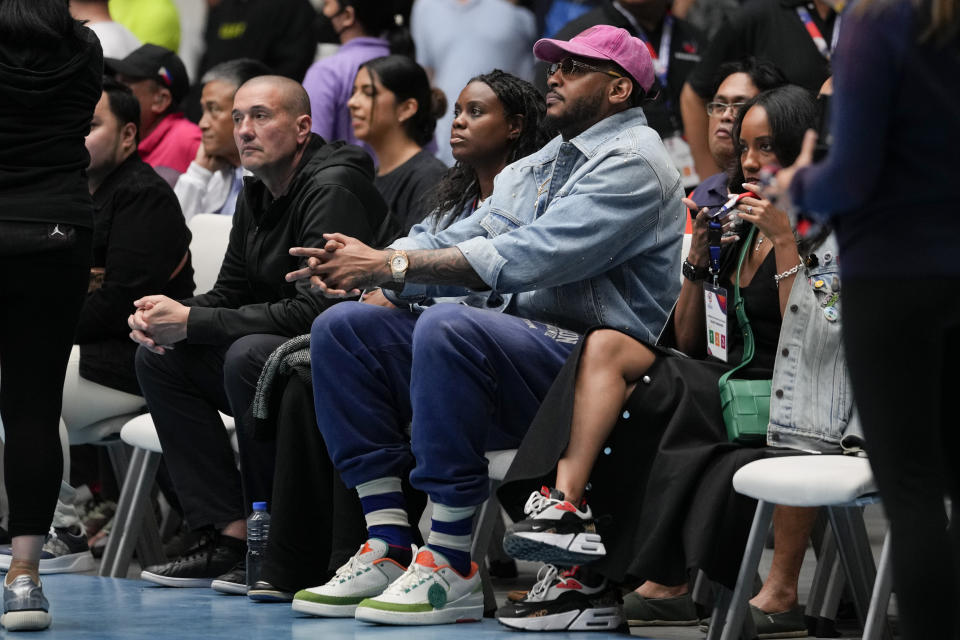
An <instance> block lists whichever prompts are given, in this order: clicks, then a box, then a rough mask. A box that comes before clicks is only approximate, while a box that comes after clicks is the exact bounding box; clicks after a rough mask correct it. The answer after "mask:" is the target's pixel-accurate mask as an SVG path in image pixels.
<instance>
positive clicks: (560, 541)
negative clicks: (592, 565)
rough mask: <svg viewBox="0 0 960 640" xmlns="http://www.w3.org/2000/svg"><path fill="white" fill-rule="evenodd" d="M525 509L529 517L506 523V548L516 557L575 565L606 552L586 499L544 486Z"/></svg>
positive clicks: (585, 562)
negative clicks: (571, 497)
mask: <svg viewBox="0 0 960 640" xmlns="http://www.w3.org/2000/svg"><path fill="white" fill-rule="evenodd" d="M523 512H524V513H526V514H527V516H528V518H527V519H526V520H521V521H520V522H516V523H514V524H512V525H510V526H509V527H507V532H506V534H505V535H504V537H503V550H504V551H506V552H507V553H508V554H509V555H510V556H512V557H514V558H516V559H517V560H532V561H536V562H545V563H547V564H555V565H557V566H561V567H572V566H574V565H580V564H587V563H588V562H592V561H594V560H596V559H598V558H602V557H603V556H604V555H606V553H607V551H606V549H605V548H604V546H603V542H602V541H601V539H600V534H598V533H597V528H596V524H595V522H594V519H593V512H592V511H591V510H590V507H589V506H587V502H586V500H581V501H580V504H578V505H575V504H573V503H571V502H569V501H567V500H566V499H564V495H563V492H562V491H558V490H556V489H550V488H548V487H542V488H541V489H540V491H538V492H534V493H532V494H531V495H530V497H529V498H528V499H527V504H526V505H525V506H524V507H523Z"/></svg>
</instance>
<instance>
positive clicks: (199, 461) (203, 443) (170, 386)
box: [136, 334, 287, 529]
mask: <svg viewBox="0 0 960 640" xmlns="http://www.w3.org/2000/svg"><path fill="white" fill-rule="evenodd" d="M286 340H287V338H284V337H281V336H275V335H266V334H254V335H249V336H244V337H243V338H240V339H239V340H237V341H236V342H234V343H233V344H231V345H230V346H229V347H223V346H209V345H191V344H186V343H181V344H178V345H176V348H175V349H170V350H168V351H167V352H166V353H165V354H163V355H157V354H155V353H151V352H150V351H148V350H146V349H143V348H141V349H139V350H138V351H137V359H136V368H137V379H138V380H139V381H140V388H141V389H143V397H144V398H145V399H146V401H147V407H148V408H149V409H150V413H151V415H152V416H153V422H154V424H155V425H156V427H157V434H158V435H159V436H160V444H161V445H162V446H163V457H164V460H165V461H166V464H167V468H168V469H169V471H170V477H171V479H172V480H173V486H174V488H175V489H176V492H177V497H178V498H179V499H180V504H181V505H182V507H183V514H184V519H185V520H186V522H187V524H188V525H189V526H190V527H191V528H193V529H198V528H201V527H207V526H211V525H213V526H216V527H222V526H224V525H226V524H228V523H230V522H233V521H234V520H240V519H242V518H244V517H246V515H247V514H249V512H250V510H251V507H250V505H251V503H252V502H254V501H265V500H269V499H270V495H271V486H272V482H273V466H274V459H275V457H276V454H275V452H274V446H273V443H270V442H258V441H255V440H253V439H252V438H250V437H247V435H246V434H250V433H251V432H252V429H244V428H242V427H241V426H239V425H241V423H242V422H243V421H244V420H247V419H248V416H247V414H248V410H249V408H250V404H251V403H252V401H253V395H254V392H255V391H256V388H257V380H258V378H259V377H260V371H261V369H263V364H264V362H266V360H267V357H268V356H269V355H270V353H271V352H272V351H273V350H274V349H276V348H277V347H278V346H280V345H281V344H282V343H283V342H285V341H286ZM218 411H222V412H223V413H226V414H227V415H231V416H233V417H234V420H235V421H236V422H237V424H238V429H237V434H238V442H239V445H240V464H241V465H242V466H243V468H244V469H245V473H244V481H243V483H242V485H241V480H240V474H239V472H238V471H237V465H236V461H235V459H234V456H233V449H232V448H231V446H230V440H229V438H228V436H227V432H226V430H225V429H224V427H223V421H222V420H221V419H220V416H219V414H218V413H217V412H218Z"/></svg>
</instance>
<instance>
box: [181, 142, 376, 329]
mask: <svg viewBox="0 0 960 640" xmlns="http://www.w3.org/2000/svg"><path fill="white" fill-rule="evenodd" d="M310 135H311V139H310V141H309V142H308V144H307V149H306V150H305V152H304V154H303V157H302V158H301V159H300V164H299V166H298V167H297V171H296V173H295V174H294V176H293V179H292V181H291V183H290V187H289V188H288V189H287V192H286V193H285V194H284V195H282V196H280V197H279V198H277V199H275V200H274V199H273V196H272V195H271V194H270V192H269V191H268V190H267V188H266V186H265V185H264V184H263V182H261V181H260V180H259V179H257V178H245V179H244V183H243V191H241V192H240V196H239V198H237V211H236V213H235V214H234V216H233V228H232V229H231V231H230V241H229V244H228V246H227V252H226V255H225V256H224V259H223V266H222V267H221V268H220V274H219V275H218V276H217V282H216V284H215V285H214V286H213V289H211V290H210V291H209V292H208V293H205V294H202V295H198V296H194V297H192V298H188V299H187V300H184V301H183V303H184V304H186V305H187V306H190V307H192V309H191V310H190V317H189V320H188V322H187V342H189V343H194V344H222V345H227V344H230V343H231V342H233V341H235V340H237V339H238V338H241V337H243V336H246V335H250V334H254V333H268V334H274V335H281V336H290V337H293V336H298V335H301V334H304V333H307V332H308V331H309V330H310V325H311V323H312V322H313V319H314V318H316V317H317V315H318V314H319V313H320V312H321V311H323V310H324V309H326V308H327V307H329V306H330V304H331V303H333V302H335V300H331V299H329V298H325V297H323V295H322V294H321V293H319V291H317V290H314V289H311V286H310V283H309V281H306V280H302V281H299V282H297V283H290V282H287V281H286V280H284V275H286V274H287V273H289V272H291V271H294V270H296V269H299V268H301V267H302V266H304V265H305V263H306V261H305V260H301V259H299V258H295V257H293V256H291V255H290V254H289V252H288V251H289V249H290V247H322V246H323V245H324V244H326V240H324V239H323V234H324V233H334V232H340V233H343V234H346V235H348V236H352V237H354V238H357V239H358V240H360V241H361V242H365V243H367V244H371V243H373V242H374V241H375V239H374V236H375V234H376V233H377V231H378V230H379V228H380V226H381V224H383V220H384V217H385V216H386V214H387V205H386V204H385V203H384V201H383V198H381V197H380V194H379V192H378V191H377V189H376V187H374V186H373V175H374V173H373V161H372V160H371V159H370V156H369V155H368V154H367V153H366V152H365V151H364V150H363V149H361V148H360V147H356V146H353V145H348V144H346V143H344V142H332V143H327V142H324V140H323V138H321V137H320V136H318V135H316V134H310Z"/></svg>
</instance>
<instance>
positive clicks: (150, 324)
mask: <svg viewBox="0 0 960 640" xmlns="http://www.w3.org/2000/svg"><path fill="white" fill-rule="evenodd" d="M133 306H134V307H135V308H136V311H134V312H133V314H132V315H131V316H130V317H129V318H127V325H128V326H129V327H130V339H131V340H133V341H134V342H137V343H139V344H142V345H143V346H144V347H146V348H147V349H149V350H150V351H153V352H154V353H165V352H166V349H169V348H172V345H174V344H175V343H177V342H180V341H181V340H185V339H186V337H187V319H188V317H189V316H190V307H185V306H184V305H182V304H180V303H179V302H177V301H176V300H172V299H170V298H168V297H167V296H146V297H144V298H140V299H139V300H135V301H134V303H133Z"/></svg>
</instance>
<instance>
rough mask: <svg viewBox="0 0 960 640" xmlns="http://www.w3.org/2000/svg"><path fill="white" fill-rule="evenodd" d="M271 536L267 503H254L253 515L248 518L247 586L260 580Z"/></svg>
mask: <svg viewBox="0 0 960 640" xmlns="http://www.w3.org/2000/svg"><path fill="white" fill-rule="evenodd" d="M268 535H270V514H269V513H267V503H266V502H254V503H253V513H251V514H250V517H249V518H247V586H248V587H252V586H253V584H254V583H255V582H256V581H257V580H259V579H260V569H261V567H263V555H264V553H266V551H267V536H268Z"/></svg>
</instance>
